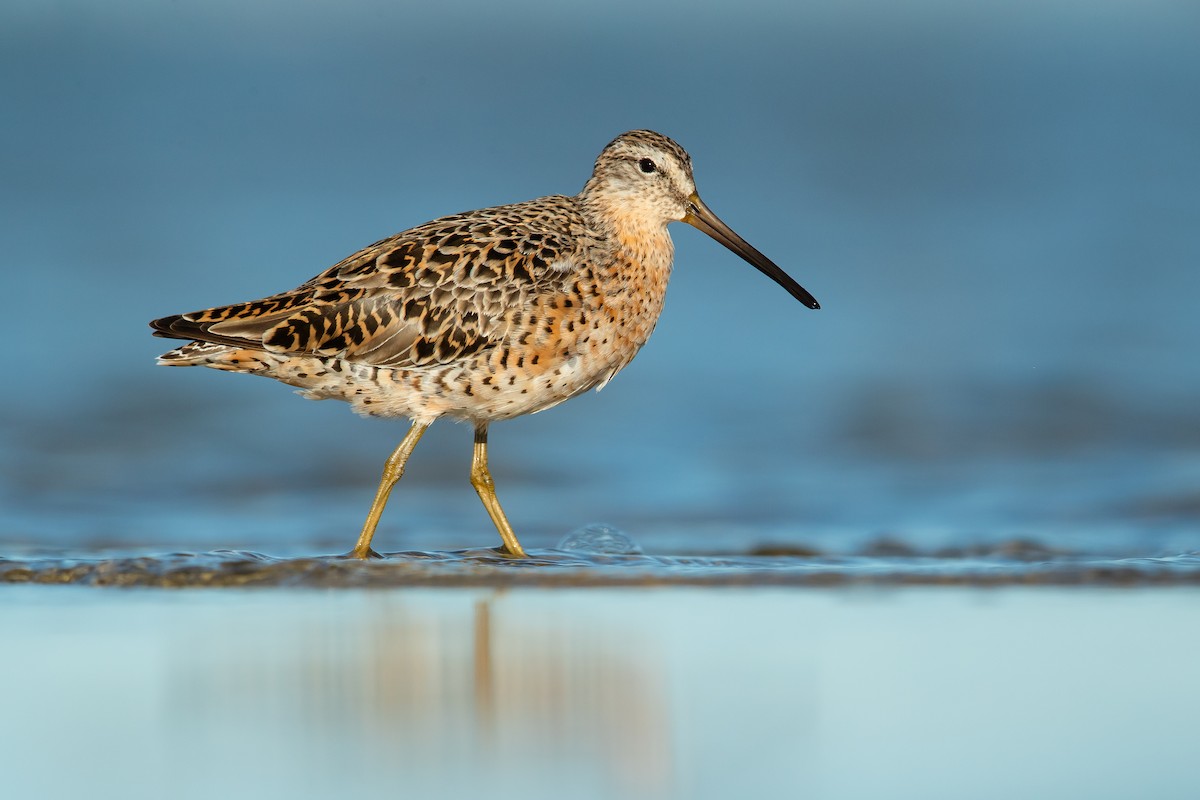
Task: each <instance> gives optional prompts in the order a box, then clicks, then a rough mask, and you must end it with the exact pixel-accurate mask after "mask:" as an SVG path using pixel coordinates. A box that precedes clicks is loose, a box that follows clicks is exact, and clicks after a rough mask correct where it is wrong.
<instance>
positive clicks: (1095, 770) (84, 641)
mask: <svg viewBox="0 0 1200 800" xmlns="http://www.w3.org/2000/svg"><path fill="white" fill-rule="evenodd" d="M0 602H3V605H4V613H3V614H0V641H3V642H4V657H3V658H2V659H0V685H3V686H6V687H10V689H9V690H8V691H7V692H6V700H5V709H4V714H3V715H0V741H3V742H4V747H3V749H2V751H0V765H2V766H3V776H4V777H3V785H4V787H5V793H6V794H9V795H11V796H14V797H18V796H19V797H126V798H132V799H133V800H137V798H150V797H161V796H162V795H163V793H164V792H168V793H169V794H171V796H173V797H179V798H185V799H186V798H205V797H217V796H222V797H224V796H231V795H232V796H241V797H251V796H260V797H267V796H270V797H295V798H310V797H311V798H317V797H329V796H340V795H345V794H347V793H350V794H355V795H363V796H365V795H368V794H378V795H387V796H405V797H414V796H415V797H429V798H442V797H445V798H451V797H482V796H487V797H496V798H525V800H533V799H535V798H542V797H546V798H549V797H563V796H570V797H581V798H599V797H647V798H650V797H654V798H674V797H678V798H727V797H735V796H743V797H801V796H802V797H812V798H860V797H896V798H906V797H912V798H929V797H946V798H950V797H954V798H998V799H999V798H1005V799H1007V798H1012V797H1064V798H1076V797H1078V798H1085V797H1086V798H1124V797H1154V798H1176V797H1178V798H1183V797H1190V796H1192V795H1193V794H1194V780H1193V778H1194V770H1193V767H1192V764H1193V756H1194V750H1195V742H1196V739H1195V720H1196V719H1197V716H1198V715H1200V696H1198V695H1197V693H1196V692H1194V691H1191V690H1190V688H1189V687H1191V685H1192V684H1193V683H1194V679H1195V665H1196V663H1197V659H1198V658H1200V650H1198V649H1197V647H1198V646H1197V639H1196V637H1195V636H1194V635H1192V631H1194V629H1195V621H1196V619H1197V617H1198V615H1200V592H1197V591H1196V590H1195V589H1153V590H1140V589H1126V590H1117V589H1078V588H1076V589H1054V588H1037V589H1032V588H1024V589H1016V588H1007V589H998V590H979V589H965V588H950V587H943V588H937V589H920V588H906V589H880V588H875V589H840V590H823V591H795V590H763V589H758V590H745V589H723V590H713V589H687V588H679V589H676V590H673V591H669V592H664V591H662V590H661V589H636V588H628V587H626V588H621V589H594V590H588V591H565V590H555V591H542V590H536V589H521V588H505V589H486V590H484V589H477V590H472V589H438V590H433V589H402V590H397V589H393V590H379V591H354V590H350V591H338V592H328V591H311V590H274V591H245V590H236V589H233V590H226V591H220V592H210V591H204V592H197V591H179V592H161V591H149V592H148V591H139V590H134V591H121V592H114V591H112V590H108V589H104V590H102V589H94V588H83V587H76V588H61V589H58V590H53V591H51V590H48V589H47V587H44V586H36V587H34V586H27V587H12V586H10V587H4V588H3V590H0Z"/></svg>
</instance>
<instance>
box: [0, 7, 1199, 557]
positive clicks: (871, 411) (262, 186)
mask: <svg viewBox="0 0 1200 800" xmlns="http://www.w3.org/2000/svg"><path fill="white" fill-rule="evenodd" d="M1094 6H1095V4H1082V3H1073V2H1067V0H1058V1H1057V2H1050V3H1038V4H1034V3H1018V4H989V3H975V4H950V3H941V2H936V1H935V0H928V1H927V2H918V3H909V4H901V5H899V6H893V5H891V4H884V3H878V2H854V3H840V2H839V3H835V2H823V3H811V4H804V5H803V6H797V7H793V6H792V5H791V4H784V3H770V2H766V3H743V4H738V5H737V6H736V8H733V7H730V8H723V7H716V6H713V7H705V6H697V5H696V4H683V3H671V4H666V5H662V6H653V7H650V6H645V5H643V4H634V3H629V2H618V3H615V4H614V3H609V4H603V5H596V6H590V7H580V8H577V7H571V8H568V7H561V6H559V5H554V4H548V3H539V2H534V1H533V0H529V2H524V3H520V4H517V5H516V6H512V5H505V6H504V7H503V8H499V7H493V6H491V5H487V4H476V3H460V4H455V5H448V6H440V7H439V8H437V9H434V8H424V9H410V8H402V7H401V6H399V5H393V4H386V3H379V2H367V1H363V2H350V3H343V4H338V5H337V6H332V5H330V6H326V5H324V4H319V3H315V2H306V3H301V4H295V3H286V4H285V3H282V2H264V3H258V4H255V5H253V6H251V7H243V6H242V5H241V4H234V3H206V4H192V3H176V4H169V5H165V4H160V3H151V2H146V1H145V0H141V1H138V0H129V1H128V2H123V3H108V4H104V5H102V6H101V5H96V4H90V3H84V2H62V3H57V4H46V3H38V2H28V1H22V2H15V3H7V4H5V5H4V7H3V8H0V44H2V46H0V97H2V98H3V105H4V108H5V111H4V117H5V123H4V125H3V126H0V150H2V152H4V153H5V155H4V157H3V159H2V160H0V170H2V172H0V226H2V231H0V237H2V238H0V259H2V260H0V263H2V264H3V266H4V268H5V269H6V270H7V271H8V274H9V275H11V276H13V278H12V280H11V281H10V286H11V289H10V292H11V293H10V302H9V303H8V304H7V305H8V307H7V308H6V310H5V314H4V317H3V321H2V322H0V325H3V326H4V327H3V331H4V334H5V336H6V338H7V340H8V341H9V342H12V343H16V344H17V346H18V352H17V353H16V354H15V357H12V358H10V359H9V368H10V370H11V373H10V379H9V380H8V381H6V384H7V386H8V389H7V391H6V392H5V393H4V395H3V399H2V401H0V403H2V405H0V409H2V410H3V413H4V416H5V418H6V419H8V420H10V422H9V424H8V425H6V426H4V429H3V433H2V434H0V435H2V437H3V438H2V439H0V467H2V468H3V470H4V473H5V481H4V487H3V492H4V494H3V507H4V521H3V525H2V527H0V540H4V541H8V542H37V543H45V544H50V545H59V546H81V545H84V546H95V545H99V544H106V543H111V542H123V543H133V544H143V543H145V544H155V545H159V544H161V545H170V544H179V543H183V544H186V546H188V547H193V548H197V549H203V548H206V547H216V546H228V547H268V548H273V549H274V550H276V551H277V550H279V549H280V548H281V547H284V546H299V547H301V548H304V547H309V548H322V547H326V546H334V544H336V543H342V542H346V543H348V542H349V540H350V539H351V538H352V537H353V536H354V534H355V529H356V528H357V526H358V524H359V522H360V518H361V515H362V514H363V513H364V512H365V505H366V503H367V501H368V500H369V497H370V494H371V492H372V491H373V485H372V484H373V483H374V481H375V479H376V476H377V473H378V469H379V466H380V464H381V462H382V459H383V458H384V457H385V456H386V454H387V453H388V452H389V451H390V449H391V448H392V447H393V446H394V444H395V442H396V441H397V440H398V437H399V436H400V434H401V431H402V428H403V426H402V424H387V423H380V422H372V421H363V420H358V419H355V418H353V417H352V415H350V414H349V413H348V412H347V410H346V409H345V408H343V407H339V406H336V405H333V404H313V403H306V402H301V401H300V400H298V399H296V398H294V397H292V396H290V395H289V392H288V391H287V390H286V389H285V388H283V387H280V386H276V385H272V384H270V383H269V382H266V381H258V380H251V379H249V378H235V377H230V376H225V375H217V374H215V373H211V372H206V371H200V370H194V371H183V370H172V371H167V370H162V369H155V368H154V367H153V366H152V363H153V361H152V359H153V356H154V355H155V354H156V353H157V352H159V351H161V350H162V349H163V343H162V342H159V341H156V340H153V339H150V338H149V336H148V330H147V329H146V328H145V323H146V321H147V320H149V319H151V318H153V317H157V316H161V315H163V314H167V313H171V312H177V311H184V310H190V309H193V308H200V307H204V306H207V305H213V304H219V303H225V302H232V301H236V300H242V299H249V298H253V297H258V296H261V295H264V294H268V293H271V292H274V291H277V290H281V289H285V288H289V287H291V286H293V285H295V284H297V283H299V282H300V281H302V280H305V279H307V278H308V277H310V276H311V275H313V274H315V273H316V272H318V271H320V270H321V269H323V268H324V267H325V266H327V265H328V264H330V263H332V262H334V261H336V260H338V259H339V258H341V257H342V256H344V255H346V254H348V253H349V252H352V251H353V250H355V249H357V248H358V247H360V246H362V245H364V244H366V243H369V242H371V241H374V240H376V239H379V238H381V237H382V236H384V235H387V234H390V233H392V232H395V231H397V230H400V229H403V228H406V227H409V226H410V225H413V224H417V223H419V222H422V221H424V220H426V219H429V218H432V217H434V216H438V215H441V214H445V213H451V212H455V211H460V210H463V209H468V208H475V207H481V206H485V205H490V204H495V203H501V202H509V201H514V200H520V199H525V198H528V197H533V196H537V195H540V194H548V193H556V192H574V191H576V190H577V189H578V188H579V187H580V186H581V185H582V183H583V181H584V180H585V179H586V177H587V175H588V174H589V171H590V166H591V162H592V159H593V158H594V157H595V154H596V153H597V152H598V150H599V149H600V148H601V147H602V146H603V145H604V144H605V143H606V142H607V141H608V140H609V139H610V138H611V137H612V136H614V135H615V134H617V133H619V132H620V131H622V130H625V129H628V128H632V127H652V128H656V129H658V130H661V131H663V132H664V133H667V134H669V135H671V136H673V137H675V138H676V139H678V140H679V141H680V142H681V143H682V144H683V145H684V146H685V147H687V148H688V149H689V150H690V151H691V153H692V155H693V158H694V159H695V164H696V172H697V181H698V184H699V187H700V191H701V192H702V194H703V195H704V197H705V198H706V200H707V202H708V203H709V204H710V205H711V206H712V207H713V208H714V209H715V210H716V211H717V212H718V213H719V214H721V215H722V216H723V217H724V218H725V219H726V220H727V221H728V222H730V223H731V224H732V225H733V226H734V227H735V228H736V229H738V230H739V231H740V232H741V233H742V234H743V235H744V236H745V237H746V238H747V239H749V240H750V241H751V242H753V243H754V244H755V245H756V246H758V247H759V248H760V249H761V250H763V251H764V252H766V253H767V254H769V255H771V256H772V257H774V258H775V260H777V261H778V262H779V263H780V264H781V265H783V266H784V267H785V269H787V270H788V271H789V272H791V273H792V274H793V275H794V276H795V277H796V278H797V279H798V280H799V281H800V282H801V283H803V284H804V285H805V286H806V287H807V288H809V289H811V290H812V291H813V293H814V294H815V295H816V296H817V298H818V299H819V300H821V302H822V304H823V306H824V308H823V309H822V310H821V311H819V312H815V313H814V312H808V311H806V310H804V309H803V308H801V307H800V306H798V305H797V304H796V303H795V302H794V301H792V300H791V299H790V298H789V297H788V296H787V295H786V294H784V293H783V292H781V291H779V289H778V288H777V287H775V286H773V285H772V284H770V283H769V282H768V281H766V280H765V279H763V278H762V276H760V275H758V274H757V273H755V272H754V271H753V270H751V269H750V268H748V267H747V266H746V265H745V264H742V263H741V262H739V261H738V260H737V259H736V258H735V257H733V256H732V255H730V254H729V253H727V252H725V251H724V250H722V249H721V248H720V247H719V246H717V245H716V244H714V243H712V242H710V241H708V240H706V239H705V238H704V237H703V236H701V235H700V234H698V233H696V232H695V231H692V230H691V229H687V228H685V227H684V226H677V228H678V230H676V232H675V238H676V243H677V272H676V275H675V277H674V279H673V282H672V289H671V293H670V299H669V301H668V307H667V310H666V312H665V314H664V317H663V319H662V321H661V323H660V325H659V328H658V331H657V333H656V334H655V337H654V339H653V340H652V341H651V343H650V344H649V345H648V347H647V348H646V350H645V352H644V353H643V354H642V355H641V356H639V358H638V359H637V361H635V362H634V364H633V365H632V366H631V367H630V368H629V369H628V370H626V371H625V372H624V373H623V374H622V375H621V376H620V377H619V378H618V379H617V380H616V381H615V382H614V383H613V384H612V385H611V386H610V387H609V388H607V389H606V390H605V391H604V392H603V394H601V395H590V396H588V397H584V398H580V399H577V400H575V401H573V402H571V403H569V404H566V405H564V406H562V407H560V408H558V409H556V410H554V411H551V412H549V413H547V414H544V415H539V416H537V417H534V418H528V419H522V420H517V421H514V422H512V423H508V424H506V425H503V426H497V428H496V429H495V431H494V432H493V439H492V441H493V447H492V462H493V469H494V471H495V474H496V477H497V481H498V483H499V485H500V491H501V495H502V497H503V498H504V500H505V503H506V506H507V507H508V510H509V514H510V516H511V517H512V518H513V519H514V521H516V522H517V524H518V527H519V528H521V530H522V531H523V533H522V535H523V538H525V537H528V540H529V543H530V544H531V545H534V546H547V545H549V544H552V543H553V542H555V541H557V540H558V539H559V538H560V537H561V535H562V534H563V533H565V532H567V531H569V530H571V529H573V528H576V527H578V526H579V525H582V524H586V523H588V522H592V521H595V520H605V521H609V522H611V523H613V524H616V525H618V526H620V527H621V528H623V529H625V530H628V531H630V532H631V533H632V534H633V535H634V537H635V538H636V539H637V540H638V541H639V542H642V543H643V544H644V545H645V546H646V547H647V549H648V550H663V549H671V550H689V549H690V550H696V549H702V550H707V549H722V548H738V547H745V546H748V545H750V544H753V543H759V542H763V541H791V542H811V543H815V544H818V545H820V546H822V547H827V548H831V549H852V548H853V547H855V546H857V544H858V543H861V542H862V541H866V540H869V539H870V538H872V537H876V536H879V535H883V534H886V535H889V536H892V537H895V538H900V539H910V540H912V541H914V542H917V543H919V544H921V545H922V546H934V545H936V544H938V543H940V542H943V541H947V540H948V541H970V540H975V539H989V538H994V539H1002V538H1008V537H1013V536H1026V537H1030V538H1035V539H1037V538H1041V539H1047V540H1052V541H1056V542H1064V541H1065V542H1068V543H1070V544H1072V546H1077V547H1080V548H1083V549H1115V550H1139V551H1145V550H1151V551H1175V552H1179V551H1180V550H1188V549H1198V548H1200V403H1197V397H1198V396H1200V369H1198V368H1197V360H1196V358H1195V352H1196V349H1197V344H1198V343H1200V316H1198V315H1197V313H1196V312H1197V301H1196V298H1197V296H1200V270H1198V269H1197V265H1198V264H1200V147H1197V142H1200V106H1198V105H1197V103H1196V102H1195V98H1196V97H1197V96H1198V94H1197V92H1198V90H1200V54H1198V53H1197V51H1196V48H1195V47H1194V35H1193V33H1194V31H1195V30H1197V29H1198V23H1200V11H1198V10H1197V7H1196V6H1194V5H1191V4H1176V3H1169V2H1152V3H1137V4H1134V3H1114V4H1106V5H1104V6H1103V7H1094ZM469 436H470V432H469V430H467V429H465V428H461V427H455V426H451V425H441V426H437V427H436V428H435V429H434V431H433V432H432V433H431V434H430V437H429V438H428V439H427V440H426V441H424V442H422V446H421V448H420V449H419V450H418V451H417V454H416V456H415V457H414V461H413V464H412V466H411V468H410V471H409V474H408V476H407V477H406V478H405V483H404V485H403V486H402V487H401V489H400V490H399V491H398V493H397V496H396V498H395V501H394V504H393V506H392V508H390V509H389V514H388V515H387V516H386V517H385V519H384V525H383V528H381V531H382V532H381V537H383V538H384V541H383V542H382V544H383V545H384V546H385V547H387V548H389V549H396V548H399V547H401V546H405V547H420V546H429V547H449V546H463V545H464V544H476V545H477V544H482V543H485V542H488V541H490V540H491V538H492V537H493V534H492V532H491V530H490V526H489V524H488V522H487V519H486V517H485V516H484V514H483V512H482V510H481V509H480V508H479V507H478V503H477V501H476V499H475V497H474V493H473V492H472V491H471V489H470V487H469V486H468V485H467V483H466V471H467V465H468V459H469V455H468V451H469V446H470V444H469Z"/></svg>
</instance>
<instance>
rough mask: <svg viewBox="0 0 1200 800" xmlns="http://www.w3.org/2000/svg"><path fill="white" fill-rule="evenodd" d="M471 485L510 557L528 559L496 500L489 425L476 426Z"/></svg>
mask: <svg viewBox="0 0 1200 800" xmlns="http://www.w3.org/2000/svg"><path fill="white" fill-rule="evenodd" d="M471 485H472V486H474V487H475V491H476V492H478V493H479V499H480V500H482V501H483V507H484V508H486V509H487V512H488V516H490V517H491V518H492V522H493V523H495V525H496V530H498V531H500V538H501V539H503V540H504V549H505V550H507V551H508V553H509V554H510V555H514V556H518V557H520V558H527V557H528V556H526V555H525V550H524V549H523V548H522V547H521V543H520V542H518V541H517V535H516V534H515V533H513V529H512V525H509V524H508V518H507V517H505V516H504V509H503V508H501V507H500V501H499V500H497V499H496V483H495V482H494V481H493V480H492V473H490V472H488V464H487V423H480V424H479V425H476V426H475V455H474V457H473V458H472V459H471Z"/></svg>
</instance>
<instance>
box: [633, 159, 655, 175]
mask: <svg viewBox="0 0 1200 800" xmlns="http://www.w3.org/2000/svg"><path fill="white" fill-rule="evenodd" d="M638 169H640V170H641V171H642V172H645V173H647V174H649V173H651V172H654V170H656V169H658V167H656V166H654V162H653V161H651V160H650V159H648V158H643V159H642V160H641V161H639V162H638Z"/></svg>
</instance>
